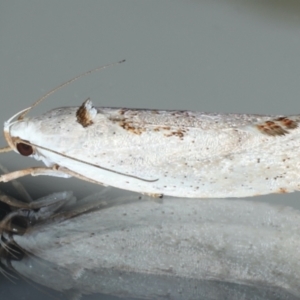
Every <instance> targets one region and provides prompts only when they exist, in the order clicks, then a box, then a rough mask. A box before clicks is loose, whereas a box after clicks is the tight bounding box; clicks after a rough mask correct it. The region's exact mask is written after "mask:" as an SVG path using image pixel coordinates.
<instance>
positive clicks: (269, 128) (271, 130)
mask: <svg viewBox="0 0 300 300" xmlns="http://www.w3.org/2000/svg"><path fill="white" fill-rule="evenodd" d="M256 127H257V129H258V130H259V131H260V132H261V133H264V134H267V135H271V136H277V135H279V136H280V135H285V134H288V133H289V130H292V129H295V128H297V127H298V124H297V122H296V121H294V120H291V119H289V118H287V117H280V118H277V119H274V120H269V121H266V122H264V123H261V124H258V125H256Z"/></svg>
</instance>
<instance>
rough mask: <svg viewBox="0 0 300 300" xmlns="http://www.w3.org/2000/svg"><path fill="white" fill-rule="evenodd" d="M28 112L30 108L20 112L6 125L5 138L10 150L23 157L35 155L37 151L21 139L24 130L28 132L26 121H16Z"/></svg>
mask: <svg viewBox="0 0 300 300" xmlns="http://www.w3.org/2000/svg"><path fill="white" fill-rule="evenodd" d="M27 110H28V108H26V109H24V110H22V111H20V112H18V113H17V114H16V115H14V116H12V117H11V118H10V119H9V120H8V121H6V122H5V123H4V137H5V139H6V141H7V143H8V145H9V148H10V150H13V151H15V152H17V153H19V154H21V155H23V156H30V155H34V154H35V149H34V147H33V146H32V145H30V142H29V141H28V140H25V139H23V138H22V137H21V133H22V131H24V129H25V132H26V127H27V126H26V121H23V120H22V119H20V120H19V119H17V120H15V118H17V117H19V116H20V115H21V114H23V113H24V112H25V111H27ZM22 125H23V126H22ZM22 127H23V128H22ZM24 127H25V128H24ZM22 129H23V130H22ZM19 133H20V134H19Z"/></svg>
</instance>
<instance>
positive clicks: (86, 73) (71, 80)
mask: <svg viewBox="0 0 300 300" xmlns="http://www.w3.org/2000/svg"><path fill="white" fill-rule="evenodd" d="M123 62H125V59H123V60H120V61H118V62H115V63H112V64H108V65H105V66H101V67H98V68H95V69H92V70H89V71H87V72H84V73H82V74H80V75H78V76H76V77H74V78H72V79H70V80H68V81H66V82H64V83H62V84H61V85H59V86H58V87H56V88H54V89H53V90H51V91H50V92H48V93H47V94H45V95H44V96H42V97H41V98H40V99H38V100H37V101H36V102H34V103H33V104H32V105H31V106H30V107H28V108H26V109H24V111H23V112H22V113H21V114H20V115H19V117H18V120H22V119H23V118H24V117H25V116H26V115H27V114H28V112H29V111H30V110H31V109H32V108H34V107H35V106H37V105H38V104H40V103H41V102H42V101H44V100H45V99H46V98H47V97H49V96H50V95H51V94H53V93H55V92H56V91H58V90H60V89H61V88H63V87H65V86H67V85H69V84H70V83H72V82H74V81H76V80H77V79H79V78H81V77H83V76H86V75H88V74H91V73H94V72H97V71H100V70H103V69H106V68H108V67H112V66H115V65H118V64H121V63H123Z"/></svg>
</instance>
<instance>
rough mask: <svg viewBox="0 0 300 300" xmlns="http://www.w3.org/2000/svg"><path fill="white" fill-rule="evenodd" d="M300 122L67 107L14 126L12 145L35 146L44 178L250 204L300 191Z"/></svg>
mask: <svg viewBox="0 0 300 300" xmlns="http://www.w3.org/2000/svg"><path fill="white" fill-rule="evenodd" d="M299 120H300V116H289V117H284V116H264V115H246V114H212V113H200V112H191V111H159V110H138V109H124V108H103V107H101V108H94V107H93V106H92V104H91V102H90V101H89V100H87V101H85V102H84V103H83V105H82V106H81V107H63V108H57V109H54V110H51V111H49V112H47V113H45V114H43V115H41V116H38V117H32V118H26V119H23V120H17V121H15V122H11V121H8V122H6V123H5V126H4V133H5V136H6V139H7V140H8V143H9V144H10V146H11V147H12V148H13V150H15V151H16V152H19V150H18V147H17V145H18V144H22V143H25V144H27V145H30V147H32V150H33V153H32V154H31V155H30V156H32V157H34V158H35V159H37V160H42V161H43V162H44V164H45V165H46V166H48V167H53V166H54V165H56V166H59V168H58V169H57V170H55V171H53V170H51V172H50V171H49V173H48V174H47V172H46V173H43V175H54V176H62V177H69V176H70V173H68V172H66V170H69V171H70V172H71V174H72V175H75V176H76V174H78V177H80V176H83V177H85V179H86V180H90V181H93V182H98V183H102V184H105V185H109V186H114V187H117V188H121V189H126V190H131V191H135V192H140V193H148V194H165V195H170V196H177V197H197V198H209V197H246V196H254V195H263V194H269V193H286V192H292V191H295V190H299V187H300V182H299V177H300V176H299V164H300V162H299V146H300V143H299V140H300V129H299V127H298V123H299Z"/></svg>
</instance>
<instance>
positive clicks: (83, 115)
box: [76, 99, 93, 127]
mask: <svg viewBox="0 0 300 300" xmlns="http://www.w3.org/2000/svg"><path fill="white" fill-rule="evenodd" d="M88 101H89V99H87V100H86V101H84V102H83V103H82V105H81V106H80V107H79V108H78V110H77V111H76V118H77V122H78V123H79V124H81V125H82V126H83V127H88V126H90V125H92V124H93V119H92V115H91V113H90V110H89V109H88V108H87V103H88Z"/></svg>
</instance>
